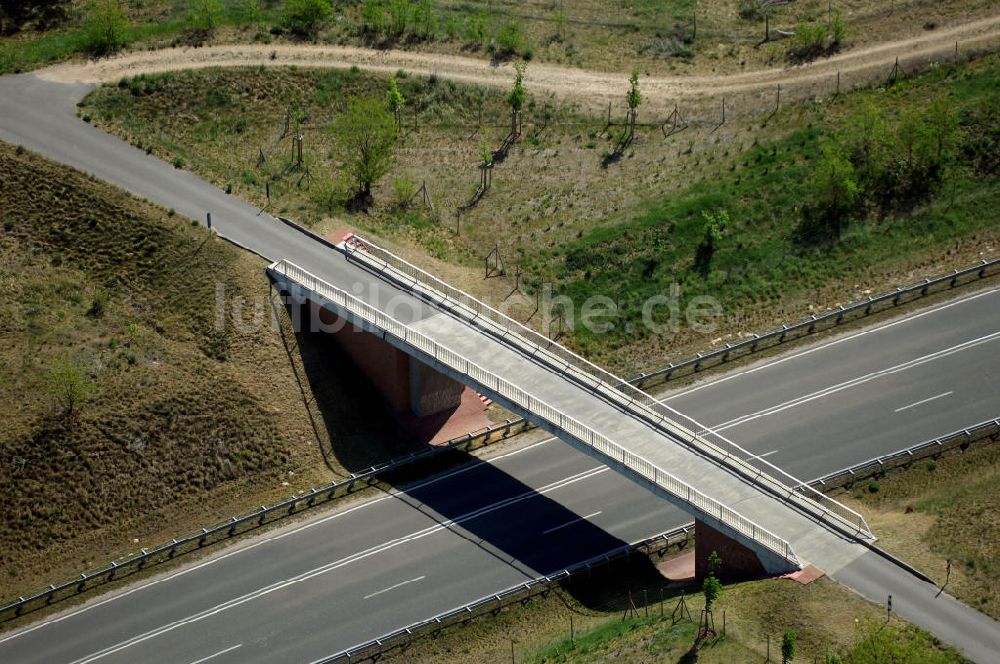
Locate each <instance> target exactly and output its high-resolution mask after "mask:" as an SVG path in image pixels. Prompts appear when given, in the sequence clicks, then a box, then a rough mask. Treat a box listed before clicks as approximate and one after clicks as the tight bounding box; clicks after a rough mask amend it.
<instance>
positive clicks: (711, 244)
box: [694, 208, 729, 553]
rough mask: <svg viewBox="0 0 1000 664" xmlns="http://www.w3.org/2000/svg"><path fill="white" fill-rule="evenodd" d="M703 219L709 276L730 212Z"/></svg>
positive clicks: (702, 268) (700, 263) (701, 266)
mask: <svg viewBox="0 0 1000 664" xmlns="http://www.w3.org/2000/svg"><path fill="white" fill-rule="evenodd" d="M701 217H702V219H703V221H704V226H703V227H702V240H701V244H699V245H698V250H697V251H696V252H695V258H694V263H695V267H696V268H697V269H698V271H699V272H701V273H702V274H703V275H707V274H708V271H709V268H710V267H711V264H712V257H713V256H715V249H716V246H717V245H718V243H719V242H720V241H721V240H722V233H723V231H725V230H726V226H728V225H729V212H727V211H726V210H725V208H719V209H718V210H715V211H714V212H708V211H702V213H701ZM713 553H714V552H713Z"/></svg>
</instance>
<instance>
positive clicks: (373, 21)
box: [361, 0, 389, 35]
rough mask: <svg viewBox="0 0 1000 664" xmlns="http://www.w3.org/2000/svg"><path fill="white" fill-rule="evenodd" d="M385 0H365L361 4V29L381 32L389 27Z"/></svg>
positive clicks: (374, 32)
mask: <svg viewBox="0 0 1000 664" xmlns="http://www.w3.org/2000/svg"><path fill="white" fill-rule="evenodd" d="M385 9H386V8H385V0H365V1H364V4H362V5H361V30H362V32H369V33H371V34H375V35H377V34H381V33H383V32H385V31H386V30H387V29H388V26H389V24H388V22H387V21H386V18H385Z"/></svg>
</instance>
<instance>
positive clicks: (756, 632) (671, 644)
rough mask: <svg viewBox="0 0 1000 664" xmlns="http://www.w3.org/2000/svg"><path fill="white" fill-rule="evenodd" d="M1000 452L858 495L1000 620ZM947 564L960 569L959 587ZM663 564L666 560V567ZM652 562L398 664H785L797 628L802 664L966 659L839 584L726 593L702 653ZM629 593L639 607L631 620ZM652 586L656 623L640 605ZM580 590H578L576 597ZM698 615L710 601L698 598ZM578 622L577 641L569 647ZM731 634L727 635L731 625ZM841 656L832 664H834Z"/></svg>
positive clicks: (869, 486)
mask: <svg viewBox="0 0 1000 664" xmlns="http://www.w3.org/2000/svg"><path fill="white" fill-rule="evenodd" d="M998 474H1000V447H997V446H996V445H992V446H984V447H977V448H972V449H970V450H967V451H964V452H963V451H961V450H957V451H955V452H953V453H950V454H947V455H945V456H943V457H941V458H940V459H937V460H924V461H921V462H919V463H916V464H914V465H913V466H912V467H911V468H908V469H898V470H893V471H890V472H889V473H888V474H886V475H885V476H883V477H880V478H878V479H876V480H872V481H871V482H863V483H859V484H858V486H857V487H856V488H855V489H854V490H853V492H852V493H851V494H850V495H849V496H848V498H849V499H850V500H851V501H857V502H859V503H861V505H862V506H863V508H864V510H865V513H866V515H868V519H869V523H870V524H871V526H872V528H873V529H874V530H875V532H877V533H878V534H879V537H880V540H879V542H880V545H881V546H884V547H885V548H887V549H888V550H890V551H892V552H894V553H896V554H897V555H900V556H901V557H902V558H904V559H905V560H907V561H908V562H911V563H913V564H915V565H916V566H917V567H919V568H920V569H922V570H923V571H924V572H926V573H928V574H929V575H930V576H931V577H933V578H934V579H935V580H936V581H937V583H938V584H939V585H943V584H945V582H946V581H947V586H946V587H945V589H946V591H947V592H949V593H951V594H953V595H955V596H956V597H958V598H959V599H961V600H962V601H965V602H967V603H969V604H970V605H972V606H974V607H976V608H978V609H979V610H981V611H983V612H984V613H986V614H988V615H991V616H993V617H994V618H996V617H998V610H1000V609H998V607H1000V601H998V600H1000V597H998V589H1000V561H998V560H997V551H998V545H1000V530H998V524H997V521H996V519H995V518H993V515H995V514H996V513H997V509H998V505H997V501H998V500H1000V489H998V488H997V487H998V486H1000V483H998V481H997V480H998ZM947 559H951V560H953V568H952V572H951V576H950V578H948V577H947V576H946V564H945V561H946V560H947ZM654 562H655V561H654ZM647 567H648V564H647V563H646V562H645V560H644V559H643V560H638V559H637V560H636V561H635V562H633V563H632V566H626V565H622V566H620V567H618V568H616V569H615V570H613V571H611V572H606V573H601V574H595V575H594V576H593V577H592V578H590V579H581V580H580V582H579V583H575V584H574V585H573V586H572V588H562V589H559V590H557V591H555V592H554V593H553V594H552V595H550V596H549V597H545V598H541V597H539V598H535V599H533V600H530V601H529V602H528V603H527V604H526V605H525V606H515V607H512V608H509V609H506V610H504V611H502V612H501V613H499V614H498V615H495V616H489V617H484V618H481V619H478V620H476V621H473V622H472V623H470V624H469V625H468V626H464V627H454V628H451V629H449V630H447V631H446V632H445V633H444V634H443V635H441V636H438V637H436V638H434V639H424V640H422V641H418V642H417V643H416V644H415V645H414V646H412V647H411V648H410V649H408V650H406V651H403V652H402V653H397V654H395V655H394V656H392V657H388V658H387V659H388V660H389V661H397V660H398V661H408V660H412V659H420V658H425V659H431V658H432V659H434V660H435V661H441V662H465V661H488V660H500V659H505V658H507V657H509V656H510V652H511V641H512V640H513V641H514V651H515V656H516V661H524V662H537V663H539V664H541V663H552V662H573V663H577V664H580V663H583V662H602V661H615V662H647V661H653V660H655V661H663V662H692V661H699V662H708V663H713V662H720V663H722V662H732V661H754V660H757V659H760V660H761V661H763V659H764V657H765V655H766V653H767V643H768V637H770V646H771V658H772V659H773V660H777V659H778V658H779V657H780V654H779V653H780V651H779V647H780V639H781V635H782V634H783V633H784V631H785V630H788V629H791V630H795V631H796V633H797V635H798V642H797V651H796V658H795V661H800V660H801V661H807V662H809V661H814V660H818V661H821V662H824V661H826V662H831V663H832V662H843V663H845V664H862V663H864V664H876V663H878V662H887V661H894V662H907V663H927V664H930V663H939V662H940V663H942V664H944V663H946V662H961V661H963V660H962V658H961V657H960V656H958V655H957V654H956V653H955V652H954V651H949V650H947V649H944V650H942V649H941V648H940V647H939V644H937V642H936V641H935V639H934V638H933V637H932V636H929V635H927V634H926V633H924V632H922V631H920V630H917V629H914V628H912V627H910V626H907V625H905V624H904V623H902V622H901V621H899V619H898V618H895V617H894V618H893V619H892V623H891V624H890V625H889V626H886V625H885V614H884V612H883V609H882V608H881V607H877V606H875V605H873V604H870V603H868V602H866V601H865V600H863V599H861V598H860V597H858V596H857V595H855V594H854V593H852V592H850V591H848V590H846V589H844V588H843V587H841V586H839V585H837V584H836V583H834V582H832V581H830V580H828V579H825V578H824V579H820V580H819V581H817V582H815V583H813V584H810V585H808V586H800V585H798V584H796V583H793V582H791V581H786V580H769V581H755V582H748V583H739V584H734V585H730V586H726V587H725V589H724V591H723V594H722V599H721V600H720V602H719V604H718V605H717V608H716V622H717V627H720V626H719V624H718V623H719V621H720V616H721V612H722V611H725V612H726V621H727V634H726V637H725V638H722V639H717V640H711V641H708V642H705V643H704V644H703V645H702V646H701V647H699V648H698V649H697V650H693V649H692V644H693V643H694V636H695V625H693V624H692V623H690V622H679V623H676V624H674V622H673V621H672V620H671V619H670V613H671V611H672V610H673V609H674V607H676V605H677V596H676V593H677V590H667V591H666V596H667V597H668V599H666V601H665V602H664V610H665V615H666V618H665V619H661V618H660V606H659V604H660V602H659V588H660V587H661V586H662V584H663V581H662V580H659V581H657V580H655V579H654V580H651V578H650V577H649V575H648V574H638V573H630V571H634V570H635V569H645V568H647ZM626 589H630V590H631V597H632V598H633V600H634V601H636V603H637V606H638V613H639V615H638V616H633V615H631V614H629V615H628V619H624V620H623V616H625V615H626V608H627V606H628V603H627V599H626V598H627V597H628V595H624V594H623V593H625V591H626ZM644 589H645V591H646V594H645V597H646V598H648V599H649V608H648V616H647V615H646V613H647V610H646V607H645V606H643V603H642V602H641V601H640V600H641V598H642V597H643V596H644V595H643V590H644ZM570 590H571V591H572V592H570ZM688 602H689V604H690V607H691V611H692V613H693V614H694V615H695V617H696V618H697V615H698V612H699V611H700V609H701V607H702V602H703V600H702V597H701V595H700V594H699V593H697V592H696V589H692V590H691V591H690V596H689V597H688ZM571 616H572V619H573V623H574V630H575V638H574V639H572V640H571V639H570V638H569V623H570V617H571ZM720 631H721V628H720ZM829 655H832V656H833V657H831V658H830V659H826V658H827V657H828V656H829Z"/></svg>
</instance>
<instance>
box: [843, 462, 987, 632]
mask: <svg viewBox="0 0 1000 664" xmlns="http://www.w3.org/2000/svg"><path fill="white" fill-rule="evenodd" d="M998 480H1000V447H998V446H997V445H995V444H994V445H992V446H989V447H982V448H977V449H972V450H969V451H967V452H963V453H956V454H950V455H946V456H944V457H942V458H940V459H938V460H936V461H935V460H926V461H921V462H919V463H915V464H913V466H912V467H911V468H909V469H905V470H899V471H892V472H890V473H888V474H887V475H886V476H885V477H881V478H878V479H876V480H873V481H872V482H866V483H863V484H861V485H859V486H858V487H857V488H856V489H855V491H854V492H853V493H852V494H851V498H852V499H853V500H856V501H859V502H860V503H861V504H862V505H863V507H864V510H865V514H867V515H870V517H869V524H870V525H871V527H872V529H873V530H874V531H875V532H877V533H878V534H879V537H880V543H881V545H882V546H884V547H885V548H886V549H888V550H889V551H892V552H894V553H896V554H897V555H899V556H900V557H902V558H903V559H904V560H906V561H908V562H910V563H912V564H914V565H916V566H917V567H918V568H920V570H922V571H923V572H924V573H926V574H927V575H928V576H930V577H931V578H933V579H934V580H935V581H936V582H937V583H938V585H944V584H945V582H946V581H947V583H948V585H947V587H946V590H947V592H949V593H951V594H952V595H954V596H955V597H958V598H959V599H961V600H962V601H963V602H966V603H967V604H969V605H970V606H973V607H975V608H977V609H979V610H980V611H982V612H983V613H985V614H987V615H989V616H992V617H993V618H996V619H1000V521H998V519H997V514H1000V511H998V509H1000V489H998V487H1000V482H998ZM949 559H950V560H951V561H952V570H951V576H950V578H949V577H948V574H947V561H948V560H949Z"/></svg>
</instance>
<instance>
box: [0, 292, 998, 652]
mask: <svg viewBox="0 0 1000 664" xmlns="http://www.w3.org/2000/svg"><path fill="white" fill-rule="evenodd" d="M998 331H1000V290H996V289H993V290H987V291H982V292H977V293H970V294H967V295H966V296H964V297H963V298H961V299H960V300H958V301H956V302H953V303H948V304H946V305H939V306H937V307H934V308H932V309H930V310H926V311H924V312H921V313H919V314H918V315H917V316H911V317H909V318H906V319H903V320H901V321H898V322H894V323H891V324H889V325H883V326H880V327H877V328H874V329H871V330H865V331H863V332H860V333H855V334H852V335H848V336H846V337H842V338H840V339H838V340H836V341H835V342H832V343H831V342H824V343H821V344H818V345H816V346H814V347H812V348H810V349H807V350H800V351H795V352H792V353H789V354H787V355H785V356H783V357H781V358H779V359H777V360H771V361H768V362H764V363H761V364H759V365H757V366H754V367H752V368H750V369H747V370H741V371H739V372H736V373H734V374H731V375H727V376H725V377H723V378H721V379H716V380H711V381H709V382H707V383H704V384H702V385H697V386H695V387H694V388H688V389H685V390H681V391H679V392H678V393H676V394H674V395H670V396H668V398H667V399H666V403H668V404H671V405H674V406H675V407H676V406H683V407H684V409H685V410H689V411H690V412H691V413H692V415H693V416H694V417H695V418H696V419H698V420H699V421H701V422H702V423H704V424H707V425H708V426H709V428H714V427H716V426H718V425H723V426H726V427H727V428H726V429H725V432H724V435H726V436H727V437H728V438H730V439H732V440H734V441H735V442H738V443H740V444H742V445H744V446H746V447H748V448H749V449H750V450H751V451H753V452H755V453H758V454H761V455H764V454H769V453H771V452H772V451H774V453H773V454H769V456H768V457H767V458H768V459H776V460H777V461H779V462H780V463H781V465H782V466H786V467H787V466H794V467H795V468H794V470H795V472H796V473H797V474H799V475H800V476H802V477H803V478H812V477H816V476H819V475H822V474H824V473H826V472H830V471H833V470H837V469H840V468H842V467H844V466H846V465H849V464H851V463H855V462H857V461H860V460H863V459H865V458H868V457H871V456H874V455H876V454H881V453H886V452H890V451H895V450H897V449H900V448H902V447H905V446H907V445H909V444H912V443H914V442H919V441H920V440H923V439H926V438H930V437H934V436H937V435H941V434H944V433H949V432H951V431H953V430H955V429H956V428H959V427H961V426H967V425H970V424H973V423H976V422H979V421H981V420H985V419H988V418H990V417H994V416H996V414H997V412H996V406H997V404H998V400H997V398H996V397H997V384H998V381H997V378H998V375H1000V353H998V348H1000V338H997V337H1000V335H994V336H993V337H991V338H989V339H988V340H983V339H984V338H985V337H988V335H990V334H994V333H995V332H998ZM970 342H971V343H970ZM949 349H952V350H949ZM827 356H829V357H830V358H833V360H834V361H835V362H836V366H835V367H834V369H833V370H832V371H831V372H830V374H829V375H818V374H813V373H812V372H811V371H809V368H810V367H821V366H823V362H824V358H827ZM902 367H906V368H902ZM803 376H809V378H803ZM844 385H850V387H843V386H844ZM837 388H839V389H837ZM949 391H951V392H953V394H952V395H949V396H948V397H940V398H939V399H938V400H940V401H942V402H944V401H945V400H946V399H948V398H950V397H955V403H953V404H951V405H952V406H953V407H955V406H960V407H958V408H957V410H958V412H957V413H956V412H955V410H956V408H933V407H931V405H932V404H933V402H932V401H931V402H926V403H924V404H919V405H916V406H912V407H910V408H909V409H908V410H903V411H899V412H897V409H899V408H901V407H907V406H910V404H916V403H918V402H920V401H921V400H923V399H927V398H928V397H933V396H935V395H937V394H942V393H945V392H949ZM747 393H752V397H743V396H742V395H745V394H747ZM816 395H820V396H816ZM803 399H809V401H808V402H807V403H809V406H808V407H805V406H804V404H802V405H798V404H799V402H800V401H801V400H803ZM789 404H793V405H789ZM942 405H944V404H942ZM909 411H916V412H911V413H909V415H908V416H907V417H904V416H903V415H904V414H906V413H908V412H909ZM734 415H735V416H737V417H738V418H740V419H741V421H739V422H736V423H734V424H730V425H726V424H725V422H727V421H729V420H733V419H734ZM908 417H915V418H917V419H918V420H919V422H918V423H917V424H914V425H912V426H911V425H909V424H907V420H908ZM803 418H806V420H807V421H806V422H805V423H803V422H802V420H803ZM858 418H860V420H861V421H862V422H864V424H865V426H867V427H868V429H867V435H866V437H865V442H864V443H859V442H858V440H857V435H856V428H855V427H853V426H850V427H845V426H844V425H845V423H846V422H853V421H854V420H855V419H858ZM956 418H959V419H958V420H956ZM959 420H961V421H959ZM904 425H905V426H904ZM914 427H915V428H914ZM806 432H808V433H809V435H804V433H806ZM914 432H916V433H918V434H919V435H916V436H914ZM404 489H405V490H404V491H403V492H402V493H399V494H398V495H394V496H387V497H384V498H380V499H377V500H375V501H372V502H368V503H364V504H362V505H360V506H356V507H353V508H350V509H347V510H342V511H337V512H334V513H332V514H328V515H323V516H322V517H318V518H315V519H313V520H311V521H309V522H308V523H306V524H305V525H302V526H296V527H295V528H294V529H288V530H286V531H282V532H280V533H277V534H275V535H271V536H269V537H267V538H263V539H259V540H255V541H253V542H251V543H248V544H245V545H240V546H238V547H236V548H234V549H231V550H230V549H226V550H224V551H223V552H222V553H221V555H218V556H216V557H213V558H212V559H210V560H209V561H207V562H204V563H198V564H196V565H191V566H189V567H186V568H183V569H182V570H181V571H179V572H172V573H170V574H169V575H166V576H164V577H162V578H158V579H157V580H156V581H155V582H152V583H149V582H147V583H143V584H141V585H139V586H138V587H136V588H134V589H131V590H129V591H128V592H127V593H122V594H118V595H114V596H110V597H107V598H98V599H96V600H94V601H92V602H91V603H90V604H88V605H87V606H85V607H84V608H83V609H76V610H72V611H68V612H67V613H66V614H65V615H63V616H59V617H57V618H54V619H50V620H47V621H46V622H43V623H41V624H39V625H35V626H33V627H29V628H27V629H25V630H22V631H20V632H17V633H14V634H11V635H5V636H4V637H0V660H2V661H13V662H79V663H82V662H94V661H101V662H128V661H164V662H194V661H197V660H198V659H199V658H203V657H207V656H212V655H214V658H213V660H211V661H218V662H226V661H233V662H235V661H260V662H268V661H279V660H280V661H313V660H315V659H318V658H320V657H322V656H324V655H327V654H330V653H333V652H336V651H339V650H342V649H344V648H347V647H350V646H352V645H354V644H356V643H359V642H363V641H365V640H368V639H369V638H374V637H378V636H380V635H381V634H384V633H387V632H389V631H392V630H394V629H396V628H399V627H402V626H405V625H406V624H409V623H411V622H414V621H416V620H420V619H423V618H426V617H428V616H430V615H433V614H435V613H439V612H442V611H445V610H448V609H451V608H453V607H455V606H460V605H462V604H464V603H466V602H468V601H471V600H474V599H476V598H479V597H482V596H484V595H487V594H489V593H491V592H496V591H498V590H500V589H502V588H505V587H508V586H510V585H513V584H515V583H518V582H519V581H523V580H526V579H528V578H531V577H534V576H537V575H538V574H544V573H550V572H553V571H557V570H559V569H561V568H562V567H564V566H566V565H568V564H571V563H573V562H575V561H578V560H582V559H585V558H588V557H590V556H591V555H595V554H598V553H601V552H604V551H608V550H611V549H614V548H616V547H618V546H620V545H621V544H622V543H623V542H632V541H636V540H639V539H643V538H645V537H648V536H650V535H653V534H656V533H658V532H661V531H663V530H666V529H668V528H670V527H673V526H675V525H680V524H682V523H685V522H687V521H689V520H690V518H689V517H688V516H687V515H685V514H683V513H681V512H679V511H678V510H675V509H674V508H672V507H670V506H668V505H667V504H665V503H664V502H663V501H661V500H659V499H658V498H656V497H655V496H653V495H652V494H650V493H648V492H647V491H645V490H644V489H642V488H640V487H639V486H637V485H635V484H633V483H632V482H630V481H629V480H627V479H625V478H624V477H622V476H619V475H618V474H616V473H614V472H612V471H610V470H608V469H607V468H605V467H604V466H602V465H600V464H598V463H597V462H595V461H593V460H592V459H590V458H588V457H586V456H584V455H582V454H580V453H579V452H576V451H575V450H573V449H572V448H571V447H569V446H568V445H566V444H564V443H562V442H561V441H558V440H548V441H546V442H543V443H539V444H536V445H534V446H531V447H528V448H526V449H522V450H518V451H515V452H512V453H509V454H507V455H504V456H501V457H498V458H496V459H493V460H491V461H490V462H489V463H483V462H477V463H475V464H474V465H470V466H465V467H463V468H460V469H458V470H457V471H452V472H451V473H448V474H446V475H444V476H442V477H439V478H435V479H432V480H430V481H428V482H425V483H422V484H418V485H416V486H413V487H408V488H404ZM865 564H866V563H865V562H864V561H859V563H858V564H857V565H856V566H852V567H850V568H848V569H845V570H843V571H842V573H841V574H840V575H839V576H844V577H845V580H847V581H852V580H856V581H858V583H859V585H863V580H864V579H865V578H866V575H865V570H864V565H865ZM855 567H857V569H855ZM855 577H858V578H857V579H856V578H855ZM905 582H906V579H905V578H903V577H901V578H900V579H899V580H898V583H899V588H898V589H896V590H895V593H894V594H895V596H896V597H897V606H898V603H899V602H900V601H901V600H900V599H899V598H902V597H905V588H906V583H905ZM852 585H853V584H852ZM879 593H881V589H880V590H879ZM872 594H873V595H874V594H876V593H872ZM898 608H899V609H900V610H901V611H902V612H903V613H904V615H905V605H904V606H902V607H898ZM227 649H228V650H227Z"/></svg>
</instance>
